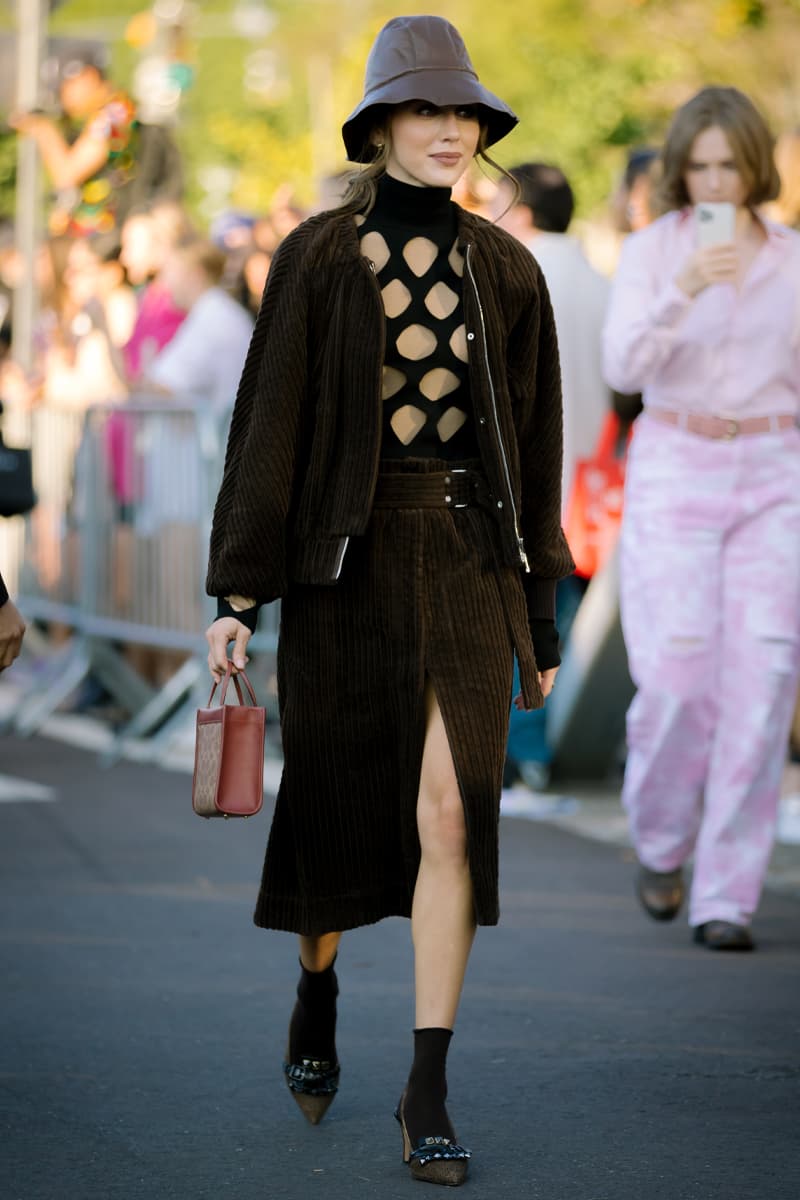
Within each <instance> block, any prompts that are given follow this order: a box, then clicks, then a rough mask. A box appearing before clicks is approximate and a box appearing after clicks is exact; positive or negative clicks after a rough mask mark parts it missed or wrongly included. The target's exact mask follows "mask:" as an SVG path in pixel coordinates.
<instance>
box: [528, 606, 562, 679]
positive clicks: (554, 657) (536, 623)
mask: <svg viewBox="0 0 800 1200" xmlns="http://www.w3.org/2000/svg"><path fill="white" fill-rule="evenodd" d="M531 638H532V640H533V654H534V657H535V659H536V666H537V668H538V670H540V671H550V670H552V668H553V667H560V666H561V655H560V654H559V652H558V630H557V629H556V623H555V621H548V620H546V619H544V618H543V617H538V618H536V619H534V620H533V621H531Z"/></svg>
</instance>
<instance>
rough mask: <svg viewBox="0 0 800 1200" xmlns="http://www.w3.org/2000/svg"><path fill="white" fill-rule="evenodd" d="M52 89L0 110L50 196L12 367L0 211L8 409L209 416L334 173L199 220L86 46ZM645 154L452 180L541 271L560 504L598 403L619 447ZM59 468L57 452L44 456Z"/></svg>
mask: <svg viewBox="0 0 800 1200" xmlns="http://www.w3.org/2000/svg"><path fill="white" fill-rule="evenodd" d="M60 102H61V106H62V109H63V112H64V115H65V116H66V117H67V118H68V119H69V122H70V128H71V133H66V132H65V131H64V125H63V124H62V123H60V122H59V121H56V120H55V119H54V118H52V117H49V116H46V115H44V114H39V113H34V114H13V115H12V117H11V122H10V123H11V124H12V125H13V126H14V127H15V128H16V129H17V130H18V132H19V134H20V135H21V136H25V137H30V138H33V139H34V140H35V141H36V142H37V145H38V147H39V151H40V153H41V156H42V159H43V162H44V165H45V168H46V172H47V175H48V177H49V180H50V183H51V185H52V193H51V194H52V198H53V199H52V209H51V213H50V219H49V224H48V228H49V233H48V236H47V238H46V240H45V241H44V243H43V244H42V245H41V247H40V250H39V254H38V259H37V263H36V283H37V288H38V293H39V304H38V315H37V317H36V322H35V330H34V344H33V363H32V366H30V367H29V368H28V369H23V368H22V367H21V365H20V364H19V363H18V362H15V361H14V360H13V358H12V356H11V353H10V347H11V337H12V328H11V321H12V311H13V304H12V298H13V293H14V290H15V288H17V287H18V286H19V285H20V283H21V281H22V275H23V271H24V266H23V263H22V262H21V260H20V257H19V255H18V252H17V250H16V249H15V240H14V230H13V226H12V223H11V222H10V221H5V222H2V223H0V402H4V403H5V404H6V406H7V407H8V408H14V409H17V410H19V411H23V412H25V411H35V410H37V409H40V408H42V409H46V410H49V411H54V410H55V411H59V412H72V413H76V414H80V413H82V412H83V411H85V410H86V409H87V408H89V406H91V405H93V404H97V403H107V402H112V403H113V404H115V405H119V406H124V405H129V404H133V405H135V404H136V403H137V402H139V403H141V402H142V401H148V402H150V403H153V402H156V403H163V404H165V405H169V404H170V403H173V402H175V401H178V402H179V403H180V404H181V405H183V406H186V405H191V406H195V407H197V408H199V409H202V410H204V411H206V412H208V413H211V414H213V415H215V416H216V417H218V418H219V426H220V429H224V424H225V419H226V418H227V415H228V414H229V412H230V409H231V407H232V404H233V399H234V396H235V393H236V388H237V384H238V380H239V376H240V372H241V368H242V364H243V361H244V358H245V354H246V351H247V347H248V344H249V340H250V335H251V331H252V328H253V323H254V320H255V317H256V314H257V312H258V308H259V304H260V300H261V295H262V292H263V289H264V286H265V283H266V280H267V276H268V273H269V270H270V265H271V262H272V258H273V255H274V254H275V251H276V249H277V247H278V245H279V244H280V242H281V240H282V239H283V238H284V237H285V236H286V235H287V234H288V233H289V232H290V231H291V230H292V229H294V228H295V227H296V226H297V225H298V224H299V223H300V222H301V221H302V220H303V219H304V218H305V217H307V216H308V215H310V213H311V212H312V211H319V210H322V209H326V208H331V207H335V206H336V205H337V204H338V203H339V201H340V199H341V197H342V195H343V193H344V190H345V187H346V180H347V176H346V174H344V173H343V174H341V175H333V176H330V177H328V178H326V179H323V180H320V181H319V188H318V196H317V198H316V201H315V203H314V204H313V205H312V206H304V205H301V204H300V203H299V202H298V200H297V198H296V196H295V195H294V194H293V192H292V190H291V188H290V187H289V186H288V185H287V186H285V187H283V188H281V189H279V190H278V192H277V193H276V195H275V197H274V200H273V203H272V205H271V207H270V209H269V211H268V212H244V211H239V210H236V209H229V210H227V211H224V212H221V213H220V214H219V215H217V216H216V217H215V218H214V219H213V220H211V221H210V223H209V224H208V226H207V227H205V226H201V225H199V224H198V222H197V220H196V218H195V217H194V216H192V215H190V213H189V212H188V211H187V208H186V207H185V205H184V202H183V200H182V190H183V172H182V166H181V163H180V158H179V155H178V153H177V149H176V147H175V145H174V143H173V141H172V139H171V135H170V134H169V133H168V131H165V130H158V129H156V128H155V127H150V128H147V127H145V126H143V125H140V124H139V123H138V122H137V117H136V112H135V108H134V107H133V105H132V103H131V102H130V100H129V98H128V97H127V96H126V95H125V94H124V93H123V92H122V91H121V90H120V89H119V88H117V87H116V86H114V85H113V84H112V83H111V82H110V81H109V80H107V79H106V78H105V76H104V74H103V71H102V70H101V69H100V68H99V67H97V65H96V64H94V63H92V62H87V61H75V62H73V63H70V64H67V66H66V67H65V70H64V74H63V78H62V81H61V86H60ZM776 162H777V164H778V168H779V171H780V176H781V181H782V189H781V193H780V196H779V197H778V199H777V200H775V201H774V202H773V203H771V204H770V205H768V206H766V207H765V215H767V216H769V217H771V218H773V219H774V220H777V221H780V222H781V223H783V224H786V225H788V226H792V227H795V228H800V132H797V131H788V132H785V133H783V134H782V135H781V136H780V137H779V139H778V142H777V147H776ZM659 168H660V158H659V149H658V147H655V146H642V147H635V148H633V149H632V150H631V151H630V152H629V153H628V155H627V158H626V160H625V161H623V162H621V163H620V167H619V177H618V179H616V180H615V181H613V182H612V186H611V187H610V192H609V197H608V202H607V204H606V206H605V209H604V211H603V212H601V213H599V214H594V216H593V217H592V219H590V220H582V221H580V222H576V221H575V220H574V212H575V208H576V197H575V195H574V192H573V188H572V186H571V184H570V181H569V179H568V178H567V176H566V175H565V173H564V172H563V171H562V170H561V168H560V167H559V165H558V164H557V163H554V162H527V163H520V164H516V165H515V166H513V167H511V169H510V170H509V172H508V174H507V175H506V176H505V177H502V176H501V177H500V179H499V182H498V181H496V180H490V179H489V178H487V177H486V176H485V175H484V174H481V173H480V172H479V171H478V170H477V169H474V170H471V171H470V172H468V173H467V174H465V176H464V177H463V178H462V180H461V182H460V184H459V185H458V188H457V191H456V194H455V195H454V199H456V200H457V201H458V202H459V203H460V204H461V205H462V206H463V207H465V208H467V209H470V210H471V211H474V212H477V213H479V214H481V215H483V216H485V217H487V218H488V219H490V220H494V221H496V222H497V223H498V224H500V225H501V226H503V227H504V228H506V229H507V230H508V231H509V232H510V233H512V234H513V235H514V236H515V237H517V238H519V239H520V240H521V241H522V242H523V243H524V244H525V245H526V246H528V248H529V249H530V250H531V251H532V253H533V254H534V255H535V257H536V258H537V260H538V261H539V263H540V265H541V267H542V270H543V272H544V275H545V278H546V280H547V284H548V288H549V291H550V294H551V297H552V301H553V306H554V311H555V318H556V325H557V330H558V338H559V349H560V357H561V366H562V382H563V392H564V434H565V465H564V488H563V493H564V505H565V507H564V518H565V521H569V519H570V511H569V505H570V500H571V498H572V496H573V492H574V485H575V473H576V468H577V465H578V464H579V463H582V462H586V461H587V460H588V459H590V458H591V456H592V454H593V453H595V451H596V448H597V446H598V443H599V441H600V440H601V438H603V437H606V439H608V437H609V436H611V435H609V427H608V422H609V419H610V418H613V421H614V425H613V431H612V434H613V443H614V452H615V453H616V454H617V456H618V457H619V458H620V459H622V458H623V457H624V451H625V447H626V445H627V438H628V434H629V431H630V427H631V424H632V422H633V421H634V419H635V418H636V416H637V415H638V413H639V412H640V410H641V398H640V397H639V396H638V395H623V394H619V393H614V392H612V391H611V390H610V389H609V388H608V386H607V385H606V383H605V382H604V380H603V372H602V365H601V334H602V329H603V324H604V321H605V318H606V310H607V305H608V298H609V290H610V279H611V277H613V274H614V271H615V268H616V264H617V260H618V257H619V253H620V248H621V245H622V243H623V242H624V240H625V238H626V237H627V235H628V234H630V233H631V232H635V231H638V230H641V229H643V228H644V227H645V226H647V225H648V224H650V223H651V222H652V221H653V220H654V218H655V217H656V216H658V215H659V213H658V212H657V211H656V202H655V200H654V197H655V195H656V188H655V184H656V181H657V177H658V172H659ZM124 428H125V427H124V426H123V425H118V426H116V427H115V426H113V425H112V427H111V431H110V435H109V437H110V441H109V445H110V453H111V455H112V459H114V455H116V459H114V461H115V463H116V465H115V466H114V473H115V481H114V482H115V487H116V491H117V499H118V500H119V501H120V505H121V507H120V511H121V514H122V516H123V517H124V516H125V515H126V512H127V508H128V500H129V499H130V493H131V484H130V482H129V481H126V480H125V479H124V478H121V475H124V474H125V471H124V469H122V468H120V466H119V461H120V460H119V454H118V452H117V451H118V448H119V445H120V444H121V442H124ZM115 447H116V449H115ZM74 452H75V445H74V444H71V445H67V444H65V445H64V446H63V453H64V454H65V455H74ZM49 453H53V450H52V448H51V450H50V451H49ZM177 463H178V460H177V459H176V460H175V462H174V463H173V468H174V470H173V474H174V471H175V470H177ZM68 473H69V471H68V468H67V467H65V466H64V464H61V467H60V474H61V475H64V476H66V475H68ZM56 474H59V472H56ZM67 485H69V480H67ZM67 490H68V489H67ZM64 494H65V490H64V489H63V488H62V489H61V491H60V492H59V496H60V497H62V498H63V496H64ZM45 499H46V497H45ZM57 502H58V503H61V499H59V500H58V501H57ZM617 516H618V514H617ZM51 557H52V561H53V562H58V561H60V560H59V559H57V558H56V557H53V556H51ZM600 565H602V564H601V563H600V562H598V561H595V562H588V563H579V570H578V572H577V573H576V574H575V575H574V576H573V577H572V578H571V579H569V580H567V581H565V582H564V583H563V585H562V586H561V588H560V592H559V613H558V617H559V626H560V629H561V634H562V638H563V640H564V641H565V642H566V640H567V638H568V636H569V629H570V625H571V622H572V619H573V617H574V615H575V613H576V611H577V608H578V605H579V604H580V601H581V598H582V596H583V593H584V592H585V590H586V587H587V584H588V582H589V579H590V578H591V575H592V574H593V572H594V570H595V569H597V567H598V566H600ZM550 759H551V751H550V748H549V745H548V739H547V730H546V716H545V714H544V713H542V714H538V715H531V714H524V715H523V716H522V717H515V715H514V714H513V713H512V730H511V740H510V748H509V772H508V779H507V782H514V781H515V780H520V779H521V780H523V781H524V782H525V783H527V784H528V785H530V786H534V787H538V786H541V785H542V784H544V783H546V781H547V779H548V776H549V764H550Z"/></svg>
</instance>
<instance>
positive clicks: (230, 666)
mask: <svg viewBox="0 0 800 1200" xmlns="http://www.w3.org/2000/svg"><path fill="white" fill-rule="evenodd" d="M240 678H242V679H243V680H244V685H245V687H246V688H247V691H248V693H249V696H250V699H251V701H252V702H253V704H254V705H255V706H256V707H257V706H258V701H257V700H256V694H255V692H254V691H253V685H252V684H251V682H250V680H249V679H248V678H247V676H246V675H245V673H244V671H239V672H238V674H236V675H234V674H233V663H232V662H231V660H230V659H228V665H227V667H226V668H225V678H224V679H223V681H222V691H221V692H220V697H219V702H220V705H222V704H224V703H225V697H226V695H227V694H228V684H229V683H230V681H231V680H233V686H234V687H235V688H236V695H237V696H238V697H239V703H240V704H244V703H245V700H244V696H243V695H242V689H241V686H240V684H239V679H240ZM216 690H217V681H216V679H215V680H214V686H213V687H212V689H211V695H210V696H209V697H208V707H209V708H210V707H211V701H212V700H213V699H214V692H215V691H216Z"/></svg>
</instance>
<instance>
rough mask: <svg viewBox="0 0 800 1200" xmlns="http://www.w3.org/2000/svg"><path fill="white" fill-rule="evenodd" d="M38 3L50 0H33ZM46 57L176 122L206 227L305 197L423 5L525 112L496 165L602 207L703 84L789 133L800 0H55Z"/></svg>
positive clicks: (7, 193)
mask: <svg viewBox="0 0 800 1200" xmlns="http://www.w3.org/2000/svg"><path fill="white" fill-rule="evenodd" d="M45 7H46V5H45ZM15 8H16V4H15V0H3V4H2V6H0V28H1V29H2V30H3V34H4V43H5V44H4V48H3V50H4V52H3V58H2V65H3V70H2V72H0V77H1V79H2V82H0V103H2V105H3V107H4V108H5V109H6V111H7V110H8V108H9V106H10V105H11V103H12V99H13V86H14V78H13V76H14V70H13V64H14V48H13V43H14V28H15ZM50 8H51V12H50V16H49V34H50V37H51V39H54V41H53V42H52V43H51V46H52V47H53V48H57V47H58V46H59V45H61V47H62V53H63V46H64V45H65V44H66V43H67V41H73V40H74V41H75V42H79V43H85V42H90V43H97V44H100V45H102V47H105V48H106V49H107V54H108V63H109V68H110V74H111V77H112V78H113V79H114V81H115V82H117V83H118V84H119V85H120V86H122V87H124V88H126V89H128V90H130V91H132V92H133V93H134V94H135V96H136V98H137V101H138V102H139V104H140V111H141V112H142V113H143V115H146V116H149V117H151V118H152V119H155V120H164V119H169V120H171V121H172V122H174V127H175V132H176V137H177V139H178V142H179V144H180V147H181V150H182V152H183V155H184V159H185V162H186V170H187V200H188V204H189V207H190V209H191V210H192V212H193V213H194V214H195V215H196V216H197V217H198V218H203V219H204V220H206V221H208V220H210V219H211V218H212V217H213V216H214V215H215V214H216V213H218V212H220V211H221V210H223V209H225V208H229V207H236V208H244V209H248V210H253V211H259V210H265V209H268V208H269V207H270V204H271V203H272V201H273V198H274V196H275V193H276V190H277V189H279V188H282V189H285V190H289V191H291V192H292V193H294V195H295V196H296V198H297V200H298V202H299V203H300V204H303V205H309V204H313V203H314V201H315V198H316V196H317V191H318V186H319V181H320V179H321V178H322V177H324V176H325V175H326V174H328V173H331V172H334V171H336V170H338V169H339V168H340V167H342V166H343V165H344V162H343V158H342V147H341V140H340V137H339V127H340V125H341V122H342V120H343V118H344V117H346V115H347V114H348V112H349V111H350V109H351V108H352V107H353V106H354V105H355V103H356V102H357V100H358V99H359V97H360V95H361V85H362V80H363V69H364V61H365V58H366V54H367V51H368V49H369V46H370V43H371V42H372V39H373V38H374V36H375V34H376V32H377V31H378V29H379V28H380V27H381V25H382V24H383V22H384V21H386V20H387V19H388V18H389V17H391V16H395V15H397V14H398V13H400V12H409V13H412V12H427V11H430V10H431V9H434V11H436V12H438V13H439V14H441V15H443V16H446V17H448V18H449V19H450V20H452V21H453V22H454V24H456V25H457V26H458V28H459V29H460V31H461V32H462V34H463V35H464V38H465V40H466V42H467V45H468V47H469V49H470V52H471V54H472V57H473V60H474V63H475V66H476V68H477V70H478V72H479V74H480V76H481V78H482V79H483V81H484V82H485V83H486V84H487V85H488V86H489V87H490V88H491V89H492V90H494V91H497V92H498V93H500V94H501V95H502V96H503V98H504V99H505V100H507V101H508V102H509V103H510V104H511V105H512V106H513V108H514V109H515V110H516V111H517V113H518V114H519V116H520V125H519V128H518V129H517V130H516V131H515V132H514V133H513V134H512V135H511V136H510V137H509V138H507V139H506V140H505V141H504V142H503V143H502V147H501V148H500V149H499V152H498V158H499V160H500V161H501V162H502V163H503V164H504V165H511V164H513V163H514V162H516V161H520V160H522V159H526V158H532V157H533V158H539V159H547V160H550V161H553V162H557V163H558V164H559V165H560V166H562V167H563V168H564V170H565V171H566V172H567V174H568V176H569V177H570V179H571V180H572V182H573V184H574V187H575V191H576V194H577V200H578V212H579V215H581V216H583V217H586V216H588V215H592V214H594V213H595V212H596V211H597V210H598V208H599V207H600V206H602V205H603V203H604V202H605V200H606V198H607V196H608V193H609V190H610V188H611V187H612V186H613V181H614V178H615V175H616V174H617V173H618V171H619V170H620V168H621V164H622V163H623V161H624V157H625V152H626V150H627V149H629V148H630V147H631V146H634V145H639V144H642V143H651V142H657V141H658V140H659V138H660V137H661V135H662V133H663V130H664V127H665V122H666V120H667V117H668V114H669V113H670V112H671V111H673V110H674V108H675V107H676V105H678V104H679V103H681V102H682V101H683V100H684V99H686V98H687V97H688V96H689V95H690V94H691V93H692V91H693V90H695V89H697V88H698V87H699V86H701V85H703V84H705V83H708V82H721V83H728V84H735V85H737V86H739V87H741V88H742V89H743V90H745V91H747V92H748V93H749V94H751V95H752V96H753V98H754V99H755V100H756V101H757V102H758V103H759V104H760V105H761V106H762V107H763V109H764V110H765V112H766V113H767V115H768V116H769V117H770V119H771V121H772V123H773V125H774V127H775V130H776V132H779V131H780V130H781V129H784V128H787V127H792V126H794V125H797V124H800V66H799V65H798V64H800V0H534V2H532V3H525V4H522V3H519V4H517V3H509V2H508V0H501V2H497V0H495V2H487V0H458V2H457V3H448V2H447V0H441V2H440V3H439V4H437V5H431V4H430V3H428V2H426V0H423V2H422V3H414V2H413V0H411V2H405V3H402V4H399V5H398V4H396V3H388V2H387V0H347V2H346V3H344V2H342V0H268V2H267V0H203V2H202V3H200V2H194V3H192V2H189V0H157V2H156V3H155V4H153V5H151V6H150V7H144V6H143V5H142V0H115V3H114V4H113V5H112V4H109V3H107V2H106V0H63V2H60V3H58V2H56V3H52V4H51V5H50ZM14 143H15V139H14V137H13V136H11V135H9V134H8V133H6V134H4V135H3V136H2V137H0V215H5V214H11V213H12V212H13V205H14V162H15V144H14Z"/></svg>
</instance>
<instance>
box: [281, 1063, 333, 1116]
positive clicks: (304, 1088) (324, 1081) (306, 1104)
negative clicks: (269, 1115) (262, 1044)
mask: <svg viewBox="0 0 800 1200" xmlns="http://www.w3.org/2000/svg"><path fill="white" fill-rule="evenodd" d="M286 1057H287V1059H288V1057H289V1054H288V1051H287V1054H286ZM283 1073H284V1075H285V1076H286V1083H287V1086H288V1088H289V1091H290V1092H291V1093H292V1097H293V1098H294V1101H295V1103H296V1104H297V1107H298V1108H299V1109H300V1112H301V1113H302V1114H303V1116H304V1117H305V1118H306V1120H307V1121H309V1122H310V1123H311V1124H312V1125H319V1123H320V1121H321V1120H322V1118H323V1117H324V1116H325V1113H326V1112H327V1111H328V1109H329V1108H330V1106H331V1105H332V1104H333V1101H334V1098H335V1096H336V1093H337V1092H338V1090H339V1074H340V1068H339V1064H338V1062H337V1063H330V1062H325V1061H323V1060H322V1059H317V1058H301V1059H300V1061H299V1062H296V1063H290V1062H284V1064H283Z"/></svg>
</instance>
